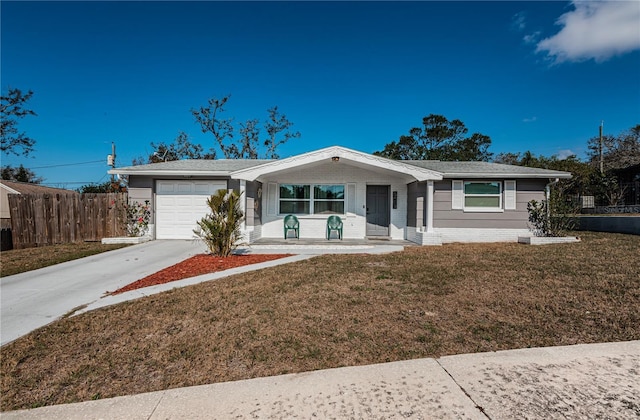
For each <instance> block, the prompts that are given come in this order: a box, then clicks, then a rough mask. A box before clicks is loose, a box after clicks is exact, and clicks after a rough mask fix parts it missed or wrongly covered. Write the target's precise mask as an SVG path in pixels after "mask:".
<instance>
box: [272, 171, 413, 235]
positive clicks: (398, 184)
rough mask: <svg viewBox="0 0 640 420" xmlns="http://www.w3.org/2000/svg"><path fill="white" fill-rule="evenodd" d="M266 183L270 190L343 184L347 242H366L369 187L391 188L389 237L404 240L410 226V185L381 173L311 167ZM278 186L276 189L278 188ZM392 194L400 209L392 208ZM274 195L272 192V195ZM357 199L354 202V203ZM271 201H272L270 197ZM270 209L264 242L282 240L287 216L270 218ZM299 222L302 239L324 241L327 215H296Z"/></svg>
mask: <svg viewBox="0 0 640 420" xmlns="http://www.w3.org/2000/svg"><path fill="white" fill-rule="evenodd" d="M267 182H268V183H269V190H271V185H272V184H274V185H275V184H343V185H345V193H346V194H345V195H346V200H345V201H346V203H345V211H347V215H346V216H345V215H340V217H341V218H342V219H343V223H344V228H343V234H344V238H355V239H358V238H364V237H365V235H366V208H365V203H366V193H367V189H366V188H367V184H369V185H390V186H391V188H390V192H389V208H390V209H391V210H390V211H391V223H390V229H389V231H390V232H389V233H390V236H391V237H392V238H393V239H404V238H405V227H406V224H407V185H406V180H403V179H401V178H400V177H395V176H393V175H391V174H390V173H388V172H386V173H378V172H375V171H372V170H367V169H362V168H359V167H355V166H351V165H348V164H344V163H342V162H340V163H332V162H330V163H327V164H319V165H310V166H306V167H303V168H300V169H295V170H292V171H287V172H283V173H279V174H273V175H272V176H271V177H270V178H269V179H268V180H267ZM276 186H277V185H276ZM274 190H275V197H274V201H273V203H274V205H275V207H276V209H275V212H277V211H278V210H277V209H278V202H277V188H274ZM393 191H397V192H398V208H397V209H393V208H391V200H392V194H393ZM269 195H271V192H269ZM353 198H355V201H354V200H353ZM270 200H271V197H270ZM265 207H268V208H269V209H268V210H264V209H263V226H262V237H263V238H280V237H281V236H282V223H283V222H282V219H283V217H284V215H277V214H271V208H270V207H271V206H270V205H269V204H268V205H267V206H265ZM297 217H298V220H300V237H301V238H324V237H325V234H326V226H327V225H326V221H327V217H328V216H327V215H297Z"/></svg>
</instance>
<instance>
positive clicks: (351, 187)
mask: <svg viewBox="0 0 640 420" xmlns="http://www.w3.org/2000/svg"><path fill="white" fill-rule="evenodd" d="M355 212H356V184H347V213H355Z"/></svg>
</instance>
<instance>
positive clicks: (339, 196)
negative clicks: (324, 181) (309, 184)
mask: <svg viewBox="0 0 640 420" xmlns="http://www.w3.org/2000/svg"><path fill="white" fill-rule="evenodd" d="M313 213H314V214H344V185H316V186H314V188H313Z"/></svg>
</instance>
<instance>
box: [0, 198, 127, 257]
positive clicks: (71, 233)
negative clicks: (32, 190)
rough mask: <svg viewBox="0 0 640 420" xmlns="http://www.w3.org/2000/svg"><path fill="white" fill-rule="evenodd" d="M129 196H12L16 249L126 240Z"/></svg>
mask: <svg viewBox="0 0 640 420" xmlns="http://www.w3.org/2000/svg"><path fill="white" fill-rule="evenodd" d="M126 203H127V194H126V193H108V194H46V193H45V194H9V208H10V212H11V235H12V238H13V247H14V248H16V249H19V248H29V247H35V246H44V245H53V244H62V243H74V242H84V241H100V240H102V238H112V237H117V236H126V235H127V227H126V209H125V205H126Z"/></svg>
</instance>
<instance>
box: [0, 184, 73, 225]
mask: <svg viewBox="0 0 640 420" xmlns="http://www.w3.org/2000/svg"><path fill="white" fill-rule="evenodd" d="M45 193H46V194H77V193H76V192H75V191H71V190H65V189H62V188H51V187H45V186H42V185H38V184H30V183H27V182H18V181H7V180H4V179H3V180H0V219H1V224H2V227H3V228H10V227H11V212H10V210H9V194H45Z"/></svg>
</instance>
